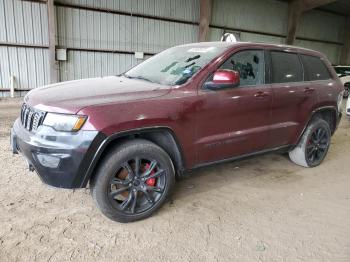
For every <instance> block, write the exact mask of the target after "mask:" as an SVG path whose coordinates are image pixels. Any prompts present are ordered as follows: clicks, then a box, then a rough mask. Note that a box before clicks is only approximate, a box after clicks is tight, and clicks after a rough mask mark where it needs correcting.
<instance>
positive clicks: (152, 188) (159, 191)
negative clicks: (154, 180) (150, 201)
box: [147, 186, 163, 194]
mask: <svg viewBox="0 0 350 262" xmlns="http://www.w3.org/2000/svg"><path fill="white" fill-rule="evenodd" d="M147 190H151V191H154V192H157V193H160V194H161V193H163V189H161V188H159V187H154V186H147Z"/></svg>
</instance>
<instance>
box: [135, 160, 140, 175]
mask: <svg viewBox="0 0 350 262" xmlns="http://www.w3.org/2000/svg"><path fill="white" fill-rule="evenodd" d="M135 175H136V176H140V158H139V157H136V158H135Z"/></svg>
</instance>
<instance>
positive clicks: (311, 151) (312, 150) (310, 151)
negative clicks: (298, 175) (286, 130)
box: [307, 146, 316, 158]
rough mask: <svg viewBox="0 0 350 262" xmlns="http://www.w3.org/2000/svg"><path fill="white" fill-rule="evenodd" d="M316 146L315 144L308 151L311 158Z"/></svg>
mask: <svg viewBox="0 0 350 262" xmlns="http://www.w3.org/2000/svg"><path fill="white" fill-rule="evenodd" d="M315 150H316V148H315V147H314V146H313V147H312V148H311V149H310V150H309V152H308V153H307V156H308V158H310V157H311V156H312V155H313V154H314V153H315Z"/></svg>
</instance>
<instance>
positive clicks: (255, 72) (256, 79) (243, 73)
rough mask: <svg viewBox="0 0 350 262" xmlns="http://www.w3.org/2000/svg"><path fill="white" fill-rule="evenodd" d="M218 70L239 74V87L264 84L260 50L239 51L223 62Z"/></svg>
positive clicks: (263, 67) (263, 64)
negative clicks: (232, 71)
mask: <svg viewBox="0 0 350 262" xmlns="http://www.w3.org/2000/svg"><path fill="white" fill-rule="evenodd" d="M220 69H229V70H235V71H238V72H239V77H240V86H254V85H261V84H263V83H264V76H265V62H264V52H263V51H261V50H247V51H241V52H238V53H236V54H234V55H233V56H231V57H230V58H229V59H227V60H226V61H225V63H223V64H222V65H221V66H220Z"/></svg>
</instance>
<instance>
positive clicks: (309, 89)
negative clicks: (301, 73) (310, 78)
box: [304, 87, 315, 94]
mask: <svg viewBox="0 0 350 262" xmlns="http://www.w3.org/2000/svg"><path fill="white" fill-rule="evenodd" d="M314 91H315V88H312V87H306V88H305V89H304V93H306V94H308V93H312V92H314Z"/></svg>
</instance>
